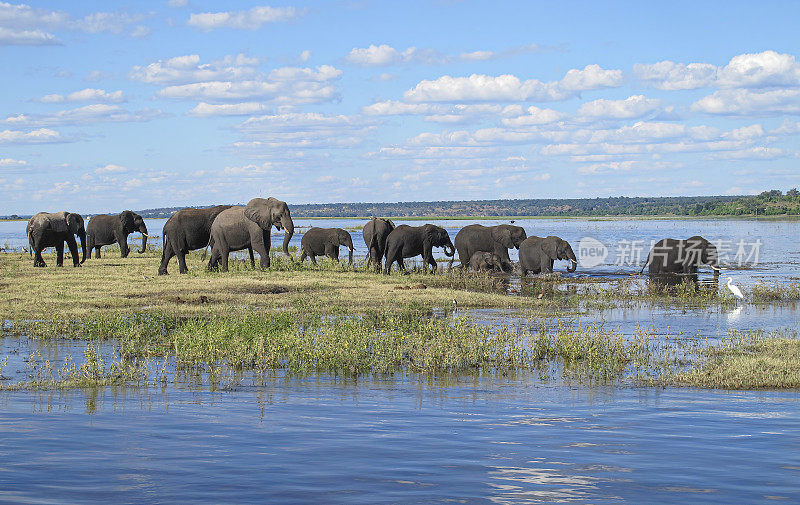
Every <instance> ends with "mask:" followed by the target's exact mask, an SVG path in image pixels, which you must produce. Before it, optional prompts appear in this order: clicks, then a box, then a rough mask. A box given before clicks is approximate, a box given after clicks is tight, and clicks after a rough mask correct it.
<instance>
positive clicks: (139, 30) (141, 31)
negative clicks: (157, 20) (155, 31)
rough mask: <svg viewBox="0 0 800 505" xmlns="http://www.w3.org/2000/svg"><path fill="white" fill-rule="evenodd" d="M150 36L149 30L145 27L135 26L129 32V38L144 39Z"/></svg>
mask: <svg viewBox="0 0 800 505" xmlns="http://www.w3.org/2000/svg"><path fill="white" fill-rule="evenodd" d="M148 35H150V28H148V27H147V26H145V25H137V26H136V27H135V28H134V29H133V30H131V37H146V36H148Z"/></svg>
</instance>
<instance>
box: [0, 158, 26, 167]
mask: <svg viewBox="0 0 800 505" xmlns="http://www.w3.org/2000/svg"><path fill="white" fill-rule="evenodd" d="M27 164H28V162H27V161H23V160H15V159H13V158H0V167H20V166H23V165H27Z"/></svg>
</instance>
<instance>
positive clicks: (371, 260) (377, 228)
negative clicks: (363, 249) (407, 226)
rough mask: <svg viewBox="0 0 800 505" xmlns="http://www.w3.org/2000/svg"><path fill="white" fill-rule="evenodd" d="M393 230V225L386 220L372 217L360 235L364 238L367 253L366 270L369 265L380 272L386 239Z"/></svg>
mask: <svg viewBox="0 0 800 505" xmlns="http://www.w3.org/2000/svg"><path fill="white" fill-rule="evenodd" d="M393 230H394V223H393V222H391V221H390V220H388V219H381V218H379V217H373V218H372V219H370V220H369V222H368V223H367V224H365V225H364V229H363V230H362V232H361V234H362V235H363V236H364V243H365V244H367V249H368V250H369V253H368V254H367V268H369V265H370V264H374V265H375V269H376V270H378V271H380V269H381V263H382V262H383V255H384V254H385V252H386V238H387V237H388V236H389V234H390V233H392V231H393Z"/></svg>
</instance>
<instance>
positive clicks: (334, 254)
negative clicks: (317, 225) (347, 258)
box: [325, 244, 339, 261]
mask: <svg viewBox="0 0 800 505" xmlns="http://www.w3.org/2000/svg"><path fill="white" fill-rule="evenodd" d="M338 249H339V248H338V247H334V246H332V245H330V244H325V256H327V257H329V258H330V259H332V260H333V261H339V251H338Z"/></svg>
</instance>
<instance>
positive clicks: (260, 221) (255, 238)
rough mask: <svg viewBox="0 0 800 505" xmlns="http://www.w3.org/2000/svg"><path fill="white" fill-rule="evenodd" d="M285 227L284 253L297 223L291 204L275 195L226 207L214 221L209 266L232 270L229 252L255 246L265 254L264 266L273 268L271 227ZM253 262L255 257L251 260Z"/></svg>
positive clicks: (262, 256) (260, 253)
mask: <svg viewBox="0 0 800 505" xmlns="http://www.w3.org/2000/svg"><path fill="white" fill-rule="evenodd" d="M273 226H275V228H277V229H278V230H284V231H285V236H284V238H283V253H284V254H285V255H286V256H289V257H291V255H290V254H289V241H290V240H291V239H292V235H294V222H293V221H292V216H291V214H290V213H289V206H288V205H286V202H282V201H280V200H277V199H275V198H271V197H270V198H266V199H265V198H253V199H252V200H250V201H249V202H247V205H246V206H244V207H241V206H237V207H231V208H229V209H225V210H223V211H222V212H220V213H219V215H217V217H216V219H214V222H213V223H212V224H211V238H210V241H211V242H212V246H211V259H209V261H208V269H209V270H213V269H216V268H217V266H218V265H219V264H220V263H221V264H222V267H221V270H222V271H223V272H227V271H228V255H229V253H230V252H231V251H241V250H242V249H247V248H249V247H252V248H253V249H255V251H256V252H257V253H258V254H259V256H261V268H269V265H270V260H269V250H270V244H271V238H270V230H271V229H272V227H273ZM252 261H253V259H252V256H251V262H252Z"/></svg>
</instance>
